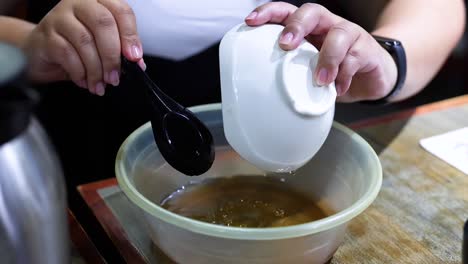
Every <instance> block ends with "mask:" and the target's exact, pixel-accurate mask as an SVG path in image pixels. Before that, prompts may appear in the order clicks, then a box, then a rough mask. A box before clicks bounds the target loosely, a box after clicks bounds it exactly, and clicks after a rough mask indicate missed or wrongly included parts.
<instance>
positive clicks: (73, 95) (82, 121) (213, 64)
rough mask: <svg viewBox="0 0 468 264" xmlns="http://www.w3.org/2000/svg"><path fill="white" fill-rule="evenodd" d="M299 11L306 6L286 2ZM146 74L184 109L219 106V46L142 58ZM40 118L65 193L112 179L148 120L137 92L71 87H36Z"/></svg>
mask: <svg viewBox="0 0 468 264" xmlns="http://www.w3.org/2000/svg"><path fill="white" fill-rule="evenodd" d="M289 2H291V3H293V4H295V5H301V4H302V3H303V2H306V1H289ZM30 3H31V5H30V8H31V9H30V11H31V12H29V14H30V17H29V20H31V21H35V22H37V21H39V20H40V19H41V18H42V17H43V16H44V14H45V13H46V12H47V11H48V10H50V8H51V7H53V5H54V4H55V1H51V2H49V3H44V2H43V1H30ZM145 62H146V64H147V65H148V70H147V71H148V73H149V74H150V75H151V76H152V78H153V79H154V80H155V81H156V82H157V83H158V84H159V86H160V87H161V88H162V89H163V90H164V91H165V92H166V93H167V94H168V95H170V96H171V97H172V98H174V99H175V100H176V101H178V102H179V103H181V104H182V105H184V106H193V105H199V104H207V103H214V102H220V84H219V83H220V80H219V63H218V44H216V45H214V46H212V47H210V48H208V49H206V50H205V51H203V52H201V53H199V54H197V55H195V56H193V57H190V58H188V59H185V60H183V61H178V62H174V61H170V60H166V59H161V58H154V57H145ZM38 90H39V91H40V92H41V95H42V101H41V104H40V106H39V108H38V116H39V118H40V120H41V121H42V123H43V125H44V126H45V127H46V129H47V131H48V133H49V135H50V136H51V138H52V141H53V143H54V144H55V146H56V147H57V150H58V152H59V155H60V158H61V160H62V162H63V166H64V170H65V174H66V178H67V186H68V187H69V193H70V192H75V186H76V185H77V184H81V183H85V182H90V181H95V180H98V179H104V178H109V177H114V161H115V156H116V153H117V151H118V148H119V146H120V145H121V143H122V142H123V141H124V140H125V138H126V137H127V136H128V135H129V134H130V133H131V132H132V131H133V130H135V129H136V128H138V127H139V126H141V125H142V124H144V123H145V122H147V121H148V120H149V118H148V115H147V114H146V111H145V109H144V107H143V106H144V104H143V103H142V102H144V98H143V97H142V93H140V91H141V89H140V88H139V87H131V84H129V85H128V86H127V87H109V88H108V89H107V91H106V95H105V96H104V97H98V96H94V95H91V94H89V93H88V92H87V91H85V90H84V89H80V88H77V87H76V86H74V85H73V84H72V83H71V82H61V83H55V84H47V85H43V86H42V87H38Z"/></svg>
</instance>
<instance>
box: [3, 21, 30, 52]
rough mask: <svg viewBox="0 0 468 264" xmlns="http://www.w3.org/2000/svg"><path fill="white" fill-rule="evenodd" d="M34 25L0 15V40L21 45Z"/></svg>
mask: <svg viewBox="0 0 468 264" xmlns="http://www.w3.org/2000/svg"><path fill="white" fill-rule="evenodd" d="M34 26H35V25H34V24H32V23H29V22H27V21H24V20H21V19H17V18H13V17H6V16H0V41H1V42H6V43H9V44H12V45H14V46H17V47H22V46H23V44H24V42H25V40H26V38H27V37H28V35H29V33H30V32H31V31H32V30H33V29H34Z"/></svg>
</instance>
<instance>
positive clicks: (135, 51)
mask: <svg viewBox="0 0 468 264" xmlns="http://www.w3.org/2000/svg"><path fill="white" fill-rule="evenodd" d="M132 56H133V58H135V59H139V58H141V50H140V47H138V46H137V45H133V46H132Z"/></svg>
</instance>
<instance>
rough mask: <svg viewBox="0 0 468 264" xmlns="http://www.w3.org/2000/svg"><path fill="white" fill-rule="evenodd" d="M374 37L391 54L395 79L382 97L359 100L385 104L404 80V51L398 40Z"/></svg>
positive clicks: (398, 89) (401, 85) (397, 90)
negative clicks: (394, 68)
mask: <svg viewBox="0 0 468 264" xmlns="http://www.w3.org/2000/svg"><path fill="white" fill-rule="evenodd" d="M373 37H374V39H375V40H377V42H378V43H379V44H380V45H381V46H382V47H383V48H384V49H385V50H386V51H387V52H388V53H390V55H391V56H392V58H393V60H394V61H395V64H396V67H397V79H396V83H395V86H394V87H393V89H392V90H391V91H390V92H389V93H388V94H387V95H386V96H384V97H382V98H380V99H377V100H367V101H361V102H362V103H364V104H373V105H385V104H388V103H390V101H389V99H390V98H392V97H395V96H396V95H397V94H398V93H399V92H400V91H401V88H402V87H403V85H404V84H405V80H406V53H405V49H404V48H403V45H402V44H401V42H400V41H398V40H394V39H389V38H384V37H380V36H374V35H373Z"/></svg>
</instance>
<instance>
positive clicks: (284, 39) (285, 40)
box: [279, 32, 294, 45]
mask: <svg viewBox="0 0 468 264" xmlns="http://www.w3.org/2000/svg"><path fill="white" fill-rule="evenodd" d="M293 38H294V34H293V33H291V32H288V33H286V34H284V35H283V36H281V38H280V41H279V42H280V44H284V45H287V44H289V43H290V42H291V41H292V40H293Z"/></svg>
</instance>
